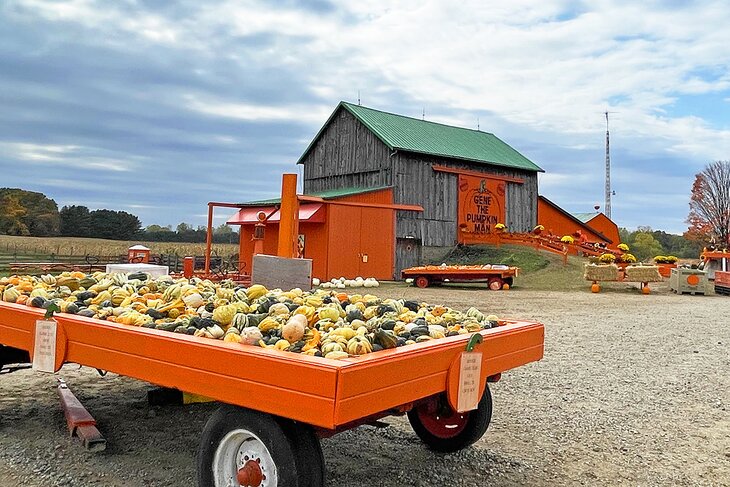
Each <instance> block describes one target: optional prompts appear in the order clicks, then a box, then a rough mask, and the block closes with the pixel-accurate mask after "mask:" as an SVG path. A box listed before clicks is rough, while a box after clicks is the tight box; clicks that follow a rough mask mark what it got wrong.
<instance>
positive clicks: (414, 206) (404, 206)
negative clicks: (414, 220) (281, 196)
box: [298, 194, 423, 211]
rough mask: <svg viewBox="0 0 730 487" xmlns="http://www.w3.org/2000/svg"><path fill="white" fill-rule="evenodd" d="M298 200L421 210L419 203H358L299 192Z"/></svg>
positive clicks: (388, 208)
mask: <svg viewBox="0 0 730 487" xmlns="http://www.w3.org/2000/svg"><path fill="white" fill-rule="evenodd" d="M298 198H299V201H307V202H310V203H327V204H329V205H339V206H359V207H362V208H382V209H384V210H402V211H423V206H421V205H399V204H385V203H358V202H356V201H337V200H325V199H323V198H320V197H318V196H307V195H303V194H300V195H299V197H298Z"/></svg>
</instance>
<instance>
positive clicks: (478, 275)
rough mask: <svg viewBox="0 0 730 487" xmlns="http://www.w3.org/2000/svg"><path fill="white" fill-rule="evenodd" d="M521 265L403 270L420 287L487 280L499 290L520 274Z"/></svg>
mask: <svg viewBox="0 0 730 487" xmlns="http://www.w3.org/2000/svg"><path fill="white" fill-rule="evenodd" d="M519 272H520V269H519V267H510V266H505V265H446V266H444V265H425V266H418V267H409V268H408V269H403V270H402V271H401V276H402V277H403V279H409V278H410V279H413V284H415V285H416V286H418V287H420V288H424V287H428V286H430V285H432V284H440V283H442V282H444V281H447V280H448V281H449V282H474V281H483V282H487V283H488V285H489V289H492V290H494V291H498V290H500V289H502V288H503V287H504V285H505V284H507V285H508V286H512V282H513V280H514V278H515V277H517V275H519Z"/></svg>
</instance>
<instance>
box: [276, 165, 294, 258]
mask: <svg viewBox="0 0 730 487" xmlns="http://www.w3.org/2000/svg"><path fill="white" fill-rule="evenodd" d="M279 212H280V214H281V220H280V223H279V248H278V251H277V254H278V255H279V257H287V258H290V259H291V258H293V257H295V256H296V248H297V247H296V240H297V236H298V234H299V200H298V199H297V175H296V174H284V175H283V177H282V180H281V208H280V209H279Z"/></svg>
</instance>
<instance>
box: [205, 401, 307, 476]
mask: <svg viewBox="0 0 730 487" xmlns="http://www.w3.org/2000/svg"><path fill="white" fill-rule="evenodd" d="M237 434H239V435H240V434H243V435H244V436H245V435H254V436H255V437H256V439H257V440H260V441H255V440H251V442H253V443H255V445H256V446H257V447H258V448H265V450H266V453H267V454H268V455H269V458H268V461H270V463H271V464H273V466H274V467H275V472H276V477H277V478H278V482H277V483H276V485H278V486H280V487H281V486H287V487H289V486H292V487H300V485H301V486H303V485H305V484H300V483H299V478H298V475H297V473H298V472H297V468H296V464H297V462H296V455H295V453H294V451H293V450H292V446H291V442H290V441H289V439H288V437H287V435H286V434H285V433H284V430H283V429H282V427H281V425H280V424H279V423H278V422H277V421H276V419H275V418H274V416H271V415H269V414H265V413H260V412H258V411H252V410H250V409H245V408H240V407H235V406H230V405H224V406H221V407H220V408H219V409H218V410H216V411H215V412H214V413H213V414H212V415H211V417H210V419H208V422H207V423H206V424H205V427H204V428H203V433H202V435H201V438H200V447H199V449H198V458H197V462H198V465H197V467H198V468H197V477H198V486H199V487H226V484H227V482H224V483H219V484H216V481H215V478H216V474H215V472H214V470H215V469H216V467H215V465H214V464H215V463H216V462H217V461H218V459H219V458H220V457H223V456H224V452H220V451H219V449H224V446H225V445H229V444H230V441H229V438H231V435H237ZM234 438H235V436H234ZM241 448H243V446H241ZM230 451H232V450H229V452H230ZM233 451H235V447H234V450H233ZM217 454H218V455H217ZM234 456H237V453H236V454H234ZM224 463H225V462H224ZM266 463H267V460H263V461H262V462H260V464H261V465H262V466H263V465H266ZM234 464H235V462H232V463H231V467H230V468H231V469H233V468H235V467H234ZM270 470H271V469H269V470H268V471H269V475H270V477H269V480H271V475H272V473H271V471H270ZM219 475H220V473H219ZM234 480H235V478H234ZM234 485H237V483H236V484H234ZM267 485H273V484H270V483H269V484H267Z"/></svg>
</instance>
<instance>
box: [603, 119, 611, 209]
mask: <svg viewBox="0 0 730 487" xmlns="http://www.w3.org/2000/svg"><path fill="white" fill-rule="evenodd" d="M603 114H604V115H605V116H606V203H605V206H604V207H603V209H604V210H603V212H604V213H605V215H606V216H607V217H608V218H609V219H610V218H611V153H610V151H609V137H608V112H607V111H606V112H603Z"/></svg>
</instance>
